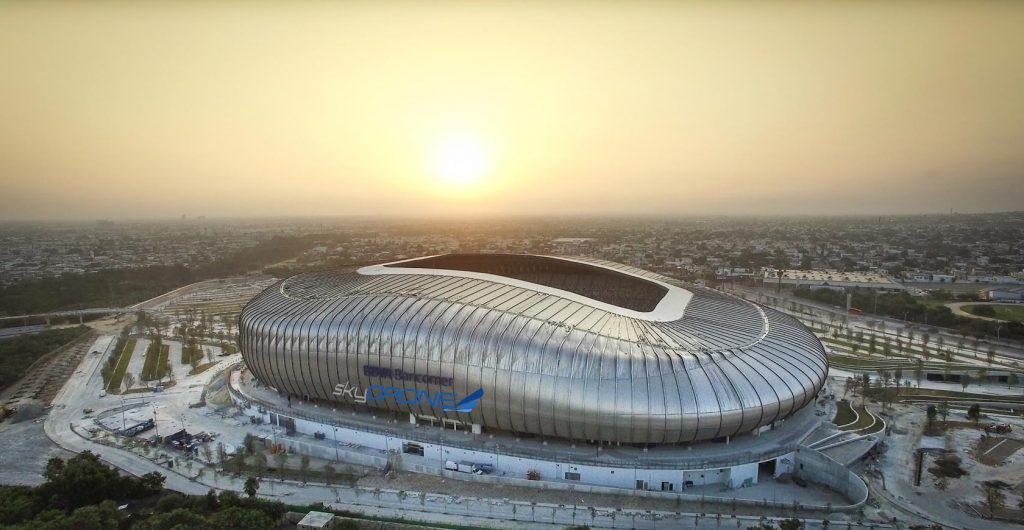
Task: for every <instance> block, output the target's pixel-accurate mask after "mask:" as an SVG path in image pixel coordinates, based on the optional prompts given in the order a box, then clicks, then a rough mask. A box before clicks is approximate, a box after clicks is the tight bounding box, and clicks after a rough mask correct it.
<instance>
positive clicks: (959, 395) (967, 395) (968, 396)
mask: <svg viewBox="0 0 1024 530" xmlns="http://www.w3.org/2000/svg"><path fill="white" fill-rule="evenodd" d="M900 397H903V398H908V397H916V398H923V397H934V398H947V399H957V400H963V401H968V400H977V401H978V402H986V401H1000V402H1013V403H1019V402H1024V396H1008V395H989V394H976V393H974V392H957V391H955V390H939V389H935V388H904V389H903V390H900Z"/></svg>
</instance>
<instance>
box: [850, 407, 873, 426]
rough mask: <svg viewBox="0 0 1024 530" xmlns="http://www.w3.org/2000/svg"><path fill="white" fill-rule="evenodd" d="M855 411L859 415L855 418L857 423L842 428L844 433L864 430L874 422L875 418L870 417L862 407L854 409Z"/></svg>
mask: <svg viewBox="0 0 1024 530" xmlns="http://www.w3.org/2000/svg"><path fill="white" fill-rule="evenodd" d="M855 410H856V411H857V414H859V416H858V417H857V423H854V424H853V425H850V426H849V427H845V428H843V430H844V431H859V430H861V429H866V428H868V427H870V426H871V424H873V423H874V422H875V418H874V417H873V416H871V414H869V413H868V411H867V409H865V408H864V407H855Z"/></svg>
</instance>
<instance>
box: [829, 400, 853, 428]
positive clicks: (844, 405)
mask: <svg viewBox="0 0 1024 530" xmlns="http://www.w3.org/2000/svg"><path fill="white" fill-rule="evenodd" d="M855 419H856V415H855V414H854V413H853V408H851V407H850V402H849V401H846V400H845V399H844V400H841V401H840V402H839V406H838V407H837V408H836V417H835V418H832V423H835V424H836V425H846V424H847V423H851V422H852V421H853V420H855Z"/></svg>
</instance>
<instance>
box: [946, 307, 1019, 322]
mask: <svg viewBox="0 0 1024 530" xmlns="http://www.w3.org/2000/svg"><path fill="white" fill-rule="evenodd" d="M982 307H990V308H992V311H993V312H992V314H982V313H981V312H979V311H978V309H979V308H982ZM960 309H963V310H964V311H965V312H967V313H970V314H972V315H978V316H984V317H989V318H995V319H999V320H1007V321H1013V320H1016V321H1017V322H1022V321H1024V304H1018V305H997V304H992V305H987V304H984V305H983V304H977V305H965V306H961V307H960Z"/></svg>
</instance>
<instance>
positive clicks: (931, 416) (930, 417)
mask: <svg viewBox="0 0 1024 530" xmlns="http://www.w3.org/2000/svg"><path fill="white" fill-rule="evenodd" d="M938 415H939V412H938V410H937V409H936V408H935V405H928V427H931V426H932V423H934V422H935V417H936V416H938Z"/></svg>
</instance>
